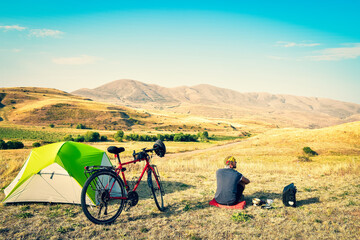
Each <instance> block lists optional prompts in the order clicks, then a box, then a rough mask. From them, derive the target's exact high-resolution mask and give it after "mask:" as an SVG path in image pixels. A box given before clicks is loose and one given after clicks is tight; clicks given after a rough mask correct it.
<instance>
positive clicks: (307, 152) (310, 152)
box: [303, 147, 319, 156]
mask: <svg viewBox="0 0 360 240" xmlns="http://www.w3.org/2000/svg"><path fill="white" fill-rule="evenodd" d="M303 151H304V153H305V154H307V155H309V156H316V155H319V154H318V153H317V152H315V151H314V150H312V149H311V148H310V147H304V148H303Z"/></svg>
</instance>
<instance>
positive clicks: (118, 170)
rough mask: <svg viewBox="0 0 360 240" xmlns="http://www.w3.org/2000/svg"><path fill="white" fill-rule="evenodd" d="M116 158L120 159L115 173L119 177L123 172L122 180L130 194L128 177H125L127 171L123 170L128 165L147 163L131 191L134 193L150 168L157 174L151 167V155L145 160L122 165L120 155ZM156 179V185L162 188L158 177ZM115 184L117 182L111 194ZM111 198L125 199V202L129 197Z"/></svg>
mask: <svg viewBox="0 0 360 240" xmlns="http://www.w3.org/2000/svg"><path fill="white" fill-rule="evenodd" d="M115 157H116V158H117V159H118V162H119V165H118V166H117V167H116V168H115V173H116V175H118V176H119V175H120V172H121V176H122V179H123V181H124V184H125V189H126V192H129V191H130V188H129V185H128V183H127V181H126V177H125V170H126V169H125V170H123V169H124V168H123V166H125V165H128V164H131V163H134V164H135V163H137V162H141V161H146V164H145V167H144V169H143V170H142V172H141V174H140V177H139V179H138V180H137V182H136V184H135V186H134V188H133V189H132V190H131V191H133V192H135V191H136V189H137V188H138V186H139V184H140V182H141V179H142V177H143V176H144V174H145V171H146V170H148V169H149V168H150V169H151V170H152V171H154V172H155V170H154V168H153V167H152V166H151V165H150V158H151V157H150V156H149V155H147V157H146V158H143V159H136V160H133V161H129V162H124V163H121V161H120V157H119V154H116V155H115ZM155 178H156V184H157V185H158V187H159V188H160V186H159V181H158V179H157V176H156V175H155ZM114 184H115V182H114V183H113V186H111V188H110V192H111V190H112V188H113V187H114ZM110 198H111V199H124V200H126V199H127V197H110Z"/></svg>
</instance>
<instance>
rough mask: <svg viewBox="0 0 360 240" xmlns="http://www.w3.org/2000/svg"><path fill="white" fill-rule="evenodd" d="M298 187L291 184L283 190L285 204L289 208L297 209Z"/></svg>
mask: <svg viewBox="0 0 360 240" xmlns="http://www.w3.org/2000/svg"><path fill="white" fill-rule="evenodd" d="M295 195H296V187H295V185H294V183H291V184H289V185H287V186H286V187H284V190H283V195H282V197H283V203H284V205H285V206H287V207H296V196H295Z"/></svg>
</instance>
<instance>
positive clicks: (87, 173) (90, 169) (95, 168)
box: [84, 166, 115, 178]
mask: <svg viewBox="0 0 360 240" xmlns="http://www.w3.org/2000/svg"><path fill="white" fill-rule="evenodd" d="M100 170H107V171H115V167H114V166H86V167H85V171H84V174H85V176H86V178H89V177H90V176H91V175H92V174H94V173H95V172H97V171H100Z"/></svg>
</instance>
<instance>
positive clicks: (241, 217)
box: [231, 212, 254, 223]
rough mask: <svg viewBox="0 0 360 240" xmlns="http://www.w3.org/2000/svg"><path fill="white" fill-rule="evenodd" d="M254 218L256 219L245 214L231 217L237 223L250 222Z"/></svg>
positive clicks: (241, 213) (235, 214) (236, 214)
mask: <svg viewBox="0 0 360 240" xmlns="http://www.w3.org/2000/svg"><path fill="white" fill-rule="evenodd" d="M252 218H254V217H253V216H252V215H250V214H246V213H245V212H238V213H234V214H233V215H232V216H231V219H232V220H233V221H234V222H237V223H240V222H247V221H250V220H251V219H252Z"/></svg>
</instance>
